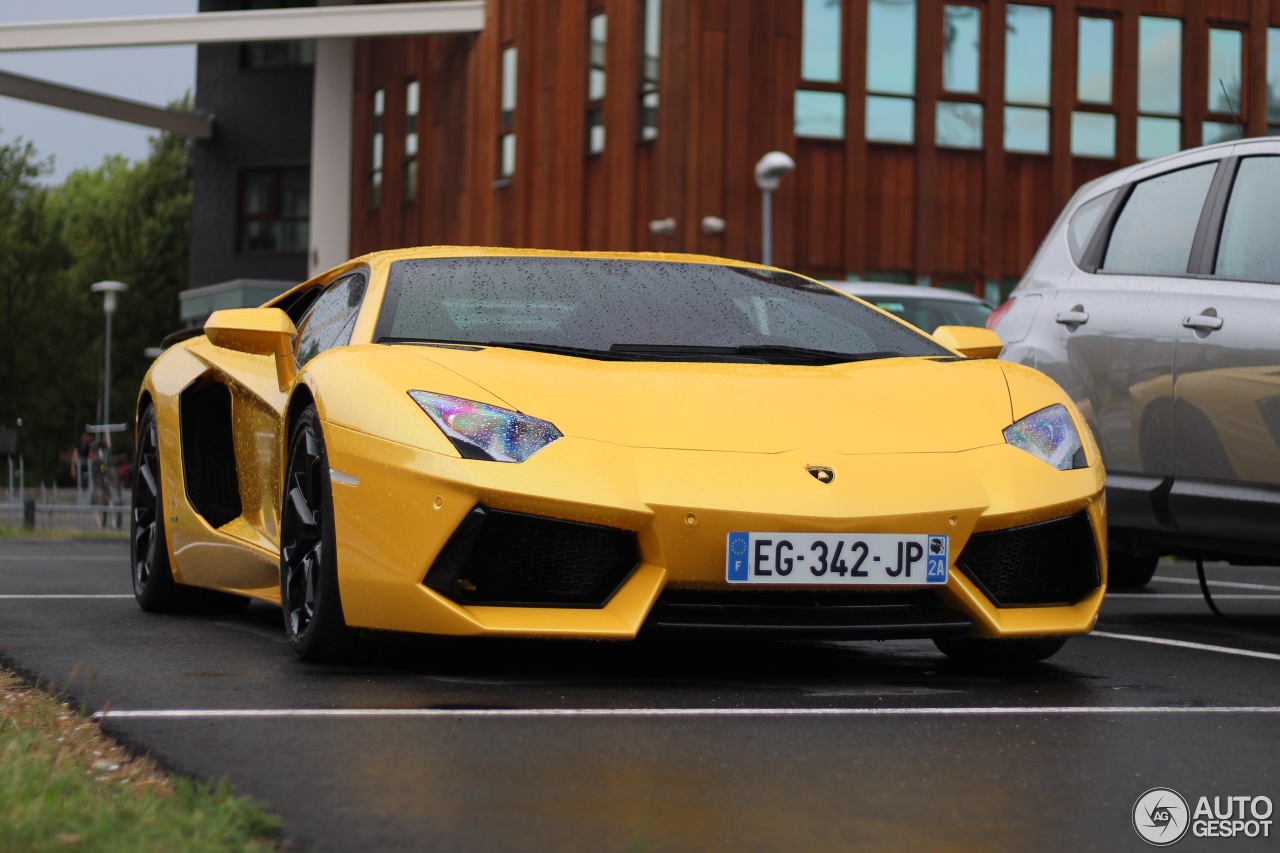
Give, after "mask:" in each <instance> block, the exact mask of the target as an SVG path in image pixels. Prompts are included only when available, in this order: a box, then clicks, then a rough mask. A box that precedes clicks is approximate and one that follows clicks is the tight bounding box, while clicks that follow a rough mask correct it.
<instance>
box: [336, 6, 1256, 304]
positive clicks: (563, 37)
mask: <svg viewBox="0 0 1280 853" xmlns="http://www.w3.org/2000/svg"><path fill="white" fill-rule="evenodd" d="M485 10H486V11H485V15H486V20H485V28H484V30H483V32H481V33H479V34H467V35H435V36H424V37H406V38H394V39H370V40H365V41H362V42H360V43H359V44H358V46H357V52H356V65H355V107H354V109H355V116H354V123H353V133H354V140H353V142H354V145H353V162H352V170H353V172H352V211H351V214H352V218H351V221H352V233H351V238H352V249H353V251H355V252H362V251H367V250H372V249H377V248H384V247H389V246H400V245H415V244H444V243H459V244H492V245H509V246H522V247H552V248H562V249H615V250H640V251H649V250H653V251H680V252H704V253H708V254H714V255H723V256H727V257H733V258H743V259H750V260H758V259H759V258H760V253H761V245H760V239H761V234H760V215H761V194H760V191H759V190H758V189H757V188H756V186H755V183H754V179H753V167H754V165H755V162H756V161H757V160H758V159H759V158H760V157H761V156H762V155H763V154H765V153H766V152H768V151H773V150H778V151H783V152H786V153H788V154H790V155H791V156H792V157H793V158H794V160H795V162H796V168H795V171H794V173H792V174H790V175H788V176H787V177H786V178H784V179H783V181H782V185H781V188H780V189H779V190H778V192H777V194H776V198H775V203H774V222H775V238H774V259H775V263H776V264H778V265H779V266H783V267H788V268H793V269H796V270H799V271H801V272H804V273H807V274H811V275H816V276H820V277H827V278H864V279H880V280H885V279H889V280H898V281H913V282H919V283H922V284H925V283H930V284H935V285H942V286H948V287H957V288H962V289H971V290H973V291H974V292H976V293H979V294H985V295H987V296H988V297H989V298H998V296H999V293H1000V291H1002V290H1007V288H1008V287H1009V286H1011V284H1012V283H1013V282H1015V281H1016V279H1017V277H1018V276H1020V275H1021V273H1022V271H1023V270H1024V269H1025V268H1026V266H1027V264H1028V263H1029V261H1030V260H1031V257H1032V254H1033V253H1034V251H1035V249H1036V247H1037V245H1038V244H1039V241H1040V240H1041V239H1042V237H1043V236H1044V234H1045V233H1046V232H1047V231H1048V229H1049V227H1050V225H1051V224H1052V222H1053V219H1054V218H1055V216H1056V215H1057V212H1058V210H1059V209H1060V208H1061V207H1062V205H1063V204H1064V203H1065V202H1066V201H1067V200H1068V198H1069V197H1070V195H1071V194H1072V192H1074V190H1075V189H1076V188H1077V187H1078V186H1080V185H1081V184H1082V183H1084V182H1085V181H1088V180H1090V179H1092V178H1094V177H1097V176H1099V175H1102V174H1104V173H1106V172H1108V171H1111V170H1113V169H1115V168H1117V167H1119V166H1121V165H1124V164H1127V163H1131V162H1134V161H1135V160H1137V159H1139V157H1140V156H1141V157H1144V158H1145V157H1148V156H1156V155H1158V154H1161V153H1165V152H1171V151H1172V150H1177V149H1178V148H1188V147H1193V146H1196V145H1199V144H1201V143H1202V142H1203V141H1205V140H1216V139H1219V138H1230V137H1232V136H1237V135H1240V134H1241V133H1243V134H1245V135H1261V134H1265V133H1268V132H1269V128H1270V125H1269V124H1268V122H1269V121H1271V122H1275V123H1276V124H1278V125H1280V114H1278V111H1277V106H1278V105H1277V103H1273V99H1272V96H1271V95H1272V89H1273V88H1280V3H1276V4H1272V3H1270V2H1268V0H1040V2H1036V0H1027V2H1023V3H1010V2H1006V0H985V2H981V1H980V0H955V2H942V0H488V2H487V3H486V7H485ZM706 217H716V218H719V219H722V220H724V228H723V231H719V232H717V230H716V228H715V227H714V223H713V224H712V227H706V226H704V219H705V218H706ZM655 223H657V224H656V225H655Z"/></svg>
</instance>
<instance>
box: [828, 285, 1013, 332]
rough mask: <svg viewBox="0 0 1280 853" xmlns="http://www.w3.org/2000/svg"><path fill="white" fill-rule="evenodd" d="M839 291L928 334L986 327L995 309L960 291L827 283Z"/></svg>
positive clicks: (938, 288) (910, 286) (937, 288)
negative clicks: (944, 329)
mask: <svg viewBox="0 0 1280 853" xmlns="http://www.w3.org/2000/svg"><path fill="white" fill-rule="evenodd" d="M824 283H825V284H829V285H831V286H832V287H834V288H836V289H837V290H842V291H844V292H845V293H848V294H851V295H853V296H856V297H858V298H859V299H861V300H863V301H864V302H870V303H871V304H872V305H874V306H876V307H877V308H881V309H883V310H885V311H888V312H889V313H890V314H893V315H894V316H896V317H900V318H902V319H903V320H906V321H907V322H908V323H910V324H911V325H913V326H915V327H916V328H918V329H923V330H924V331H925V332H927V333H928V334H933V330H934V329H936V328H938V327H939V326H985V325H986V324H987V317H989V316H991V311H992V306H991V304H990V303H988V302H984V301H983V300H981V299H979V298H978V297H976V296H974V295H972V294H969V293H962V292H961V291H958V290H944V289H942V288H940V287H919V286H917V285H914V284H889V283H886V282H878V281H858V282H853V281H828V282H824Z"/></svg>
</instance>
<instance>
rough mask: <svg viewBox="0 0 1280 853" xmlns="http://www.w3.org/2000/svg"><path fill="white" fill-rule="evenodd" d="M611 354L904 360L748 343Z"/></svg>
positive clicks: (625, 349) (623, 349) (629, 347)
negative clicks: (730, 345) (731, 345)
mask: <svg viewBox="0 0 1280 853" xmlns="http://www.w3.org/2000/svg"><path fill="white" fill-rule="evenodd" d="M609 350H610V352H617V353H627V354H633V355H646V356H652V357H656V358H665V359H671V360H683V359H687V358H689V357H690V356H706V357H709V358H715V357H717V356H718V357H720V358H727V359H733V358H741V357H747V358H752V357H754V358H756V359H763V360H765V361H766V362H769V363H775V364H816V365H822V364H843V363H846V362H851V361H874V360H876V359H881V358H902V357H903V355H902V353H900V352H887V351H882V352H859V353H851V352H836V351H834V350H825V349H812V348H810V347H793V346H782V345H780V344H745V345H742V346H733V347H717V346H696V345H686V344H614V345H613V346H611V347H609Z"/></svg>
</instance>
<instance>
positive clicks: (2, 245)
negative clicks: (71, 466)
mask: <svg viewBox="0 0 1280 853" xmlns="http://www.w3.org/2000/svg"><path fill="white" fill-rule="evenodd" d="M49 168H50V163H49V162H48V161H44V160H40V159H38V157H37V155H36V150H35V148H34V146H33V145H32V144H31V143H30V142H25V141H23V140H22V139H21V138H18V139H17V140H16V141H14V142H13V143H0V257H4V258H5V260H6V265H5V266H6V269H5V273H4V275H3V276H0V425H4V426H11V425H13V424H15V423H16V421H17V420H18V419H19V418H21V419H22V420H23V430H22V446H21V448H20V449H21V450H22V452H23V454H24V455H25V456H26V458H27V459H28V460H41V462H40V463H37V464H36V465H35V466H34V470H33V472H32V473H34V474H35V475H36V476H50V477H51V476H52V475H53V473H54V471H53V467H52V466H53V464H55V463H56V462H57V449H58V447H59V446H61V445H64V444H67V443H69V442H70V441H74V438H75V436H71V437H70V438H68V437H67V435H66V432H67V430H66V428H65V427H62V428H59V422H60V421H61V422H62V423H66V421H65V419H66V418H67V417H69V416H70V412H69V411H68V410H67V405H66V404H67V402H68V400H67V398H66V396H65V394H64V391H63V390H62V389H63V385H64V383H67V382H69V381H72V380H73V377H72V376H70V375H68V374H67V373H66V372H65V366H66V361H67V359H65V358H64V357H63V356H64V349H65V347H66V343H67V341H68V340H75V337H76V335H77V333H80V334H83V332H84V328H83V327H78V326H77V324H76V322H75V318H74V317H70V316H68V315H67V314H66V313H65V312H64V311H62V310H61V306H60V302H61V300H60V299H58V297H57V296H56V293H57V291H58V290H59V288H60V286H61V284H62V271H63V270H64V269H65V268H66V266H67V264H68V263H69V260H70V258H69V256H68V254H67V252H66V250H65V248H64V246H63V245H62V241H61V236H60V234H59V233H58V229H57V227H56V224H55V223H54V221H53V220H52V219H51V217H50V216H49V201H50V195H51V192H52V191H51V190H49V189H48V188H46V187H43V186H41V185H40V184H39V183H37V181H38V179H39V177H40V176H41V175H42V174H44V173H46V172H47V171H48V170H49ZM73 360H74V359H73ZM72 384H74V382H73V381H72ZM41 463H43V464H41Z"/></svg>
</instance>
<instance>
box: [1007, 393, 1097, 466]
mask: <svg viewBox="0 0 1280 853" xmlns="http://www.w3.org/2000/svg"><path fill="white" fill-rule="evenodd" d="M1004 440H1005V441H1007V442H1009V443H1010V444H1012V445H1013V446H1014V447H1016V448H1018V449H1019V450H1025V451H1027V452H1028V453H1030V454H1031V455H1032V456H1034V457H1036V458H1037V459H1040V460H1042V461H1044V462H1048V463H1049V464H1050V465H1052V466H1053V467H1054V468H1057V469H1058V470H1059V471H1070V470H1071V469H1073V468H1087V467H1089V463H1088V462H1087V461H1086V460H1085V458H1084V445H1083V444H1082V443H1081V441H1080V433H1078V432H1076V425H1075V423H1074V422H1073V421H1072V420H1071V413H1070V412H1068V411H1067V407H1066V406H1064V405H1062V404H1061V403H1055V404H1054V405H1052V406H1049V407H1048V408H1047V409H1041V410H1040V411H1038V412H1033V413H1031V414H1029V415H1027V416H1026V417H1025V418H1023V419H1022V420H1020V421H1018V422H1017V423H1015V424H1013V425H1012V426H1009V427H1005V430H1004Z"/></svg>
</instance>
